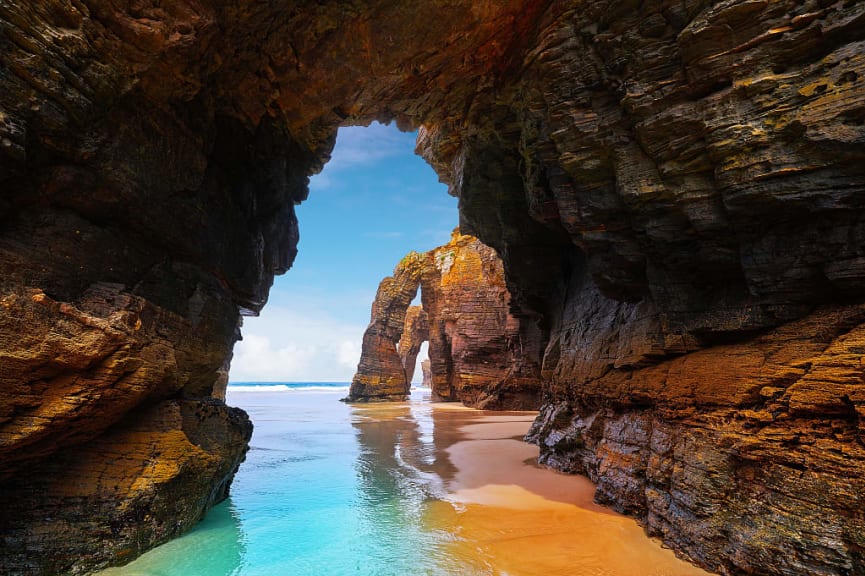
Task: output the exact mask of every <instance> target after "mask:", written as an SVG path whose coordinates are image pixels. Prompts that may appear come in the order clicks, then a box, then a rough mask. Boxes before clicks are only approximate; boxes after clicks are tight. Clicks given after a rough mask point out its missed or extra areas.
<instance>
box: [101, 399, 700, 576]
mask: <svg viewBox="0 0 865 576" xmlns="http://www.w3.org/2000/svg"><path fill="white" fill-rule="evenodd" d="M347 391H348V385H347V384H318V383H306V385H294V384H277V385H271V384H266V385H265V384H248V385H245V386H231V387H229V391H228V403H229V404H231V405H234V406H239V407H241V408H243V409H245V410H246V411H247V412H248V413H249V415H250V417H251V418H252V420H253V422H254V424H255V432H254V434H253V437H252V441H251V443H250V446H251V447H250V450H249V452H248V454H247V457H246V461H245V462H244V463H243V464H242V465H241V468H240V471H239V472H238V474H237V476H236V477H235V481H234V484H233V485H232V488H231V497H230V498H229V499H228V500H227V501H225V502H223V503H222V504H220V505H218V506H217V507H215V508H214V509H213V510H212V511H211V512H210V513H209V514H208V515H207V517H206V518H205V519H204V520H203V521H202V522H201V523H199V524H198V526H197V527H196V528H195V529H194V530H192V531H191V532H190V533H188V534H187V535H185V536H183V537H181V538H178V539H176V540H173V541H171V542H169V543H167V544H164V545H163V546H160V547H158V548H156V549H154V550H152V551H150V552H148V553H147V554H145V555H143V556H142V557H140V558H139V559H137V560H136V561H134V562H132V563H131V564H128V565H127V566H124V567H119V568H111V569H109V570H106V571H104V572H102V573H101V574H102V576H223V575H226V576H227V575H236V576H283V575H286V576H306V575H309V576H313V575H315V576H330V575H334V576H343V575H346V576H347V575H356V576H390V575H394V576H396V575H400V576H401V575H406V574H412V575H430V576H449V575H461V576H462V575H467V576H473V575H478V576H480V575H502V576H505V575H508V576H519V575H532V574H544V575H545V576H546V575H550V574H575V575H583V574H586V575H589V574H591V575H610V576H637V575H639V576H680V575H681V576H685V575H689V576H690V575H700V574H704V572H702V571H701V570H699V569H697V568H695V567H693V566H690V565H688V564H686V563H684V562H682V561H681V560H679V559H677V558H675V557H674V556H673V554H672V553H671V552H670V551H669V550H663V549H662V548H661V546H660V545H659V544H658V543H657V542H655V541H653V540H650V539H649V538H647V537H646V536H645V534H644V533H643V532H642V530H641V529H640V528H639V527H638V526H637V525H636V523H635V522H634V521H633V520H631V519H628V518H624V517H622V516H619V515H616V514H613V513H611V512H610V511H609V510H607V509H605V508H602V507H600V506H597V505H595V504H593V503H592V502H591V498H592V492H593V487H592V485H591V483H589V482H588V480H586V479H585V478H580V477H574V476H565V475H562V474H557V473H555V472H552V471H550V470H545V469H542V468H539V467H537V466H535V465H534V464H532V459H533V457H534V456H536V451H537V448H536V447H533V446H529V445H526V444H524V443H523V442H521V441H520V440H519V437H520V436H521V435H522V434H523V433H524V432H525V430H526V429H527V428H528V426H529V423H530V421H531V420H532V418H533V414H532V413H489V412H486V413H485V412H480V411H477V410H470V409H466V408H462V407H460V406H455V405H435V404H432V403H430V402H429V393H428V391H426V392H425V391H422V390H414V391H413V393H412V398H411V401H410V402H404V403H388V404H369V405H356V406H351V405H347V404H345V403H342V402H339V401H338V400H339V398H342V397H343V396H345V395H346V393H347Z"/></svg>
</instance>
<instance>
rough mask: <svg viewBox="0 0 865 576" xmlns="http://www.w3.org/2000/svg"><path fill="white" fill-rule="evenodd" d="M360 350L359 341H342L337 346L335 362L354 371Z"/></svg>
mask: <svg viewBox="0 0 865 576" xmlns="http://www.w3.org/2000/svg"><path fill="white" fill-rule="evenodd" d="M360 349H361V341H360V340H344V341H343V342H341V343H340V345H339V353H338V354H337V362H339V363H340V364H342V365H343V366H346V367H348V368H351V369H352V370H354V369H355V368H357V361H358V360H360Z"/></svg>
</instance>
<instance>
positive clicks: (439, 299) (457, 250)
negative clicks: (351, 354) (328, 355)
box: [347, 232, 540, 409]
mask: <svg viewBox="0 0 865 576" xmlns="http://www.w3.org/2000/svg"><path fill="white" fill-rule="evenodd" d="M418 289H420V291H421V302H422V303H423V306H422V307H421V306H409V304H410V303H411V301H412V299H414V297H415V296H416V295H417V290H418ZM509 300H510V295H509V294H508V290H507V288H506V287H505V280H504V270H503V268H502V263H501V260H500V259H499V258H498V256H497V255H496V253H495V251H494V250H492V249H491V248H489V247H488V246H485V245H484V244H482V243H481V242H480V241H479V240H478V239H477V238H473V237H472V236H466V235H462V234H459V232H454V234H453V235H452V237H451V241H450V242H448V243H447V244H445V245H444V246H440V247H438V248H435V249H433V250H431V251H429V252H426V253H424V254H418V253H416V252H411V253H410V254H409V255H407V256H406V257H405V258H403V260H402V261H401V262H400V263H399V264H398V265H397V267H396V268H395V269H394V274H393V276H389V277H387V278H385V279H384V280H382V282H381V284H380V285H379V289H378V292H377V294H376V298H375V301H374V302H373V305H372V321H371V322H370V325H369V327H368V328H367V330H366V333H365V334H364V338H363V346H362V348H361V358H360V362H359V364H358V371H357V374H355V377H354V379H353V380H352V386H351V389H350V391H349V396H348V398H347V400H349V401H371V400H404V399H405V398H406V397H407V395H408V393H409V388H410V385H411V381H412V378H413V376H414V370H415V364H416V361H417V355H418V351H419V350H420V345H421V344H422V343H423V342H424V341H429V367H428V370H429V374H428V375H427V374H426V373H425V374H424V380H425V381H428V382H429V387H430V388H431V390H432V395H433V398H434V399H436V400H442V401H461V402H463V403H464V404H466V405H468V406H474V407H480V408H490V409H531V408H537V406H538V402H539V399H540V364H539V362H537V361H535V362H533V361H532V360H533V359H532V358H526V357H524V356H522V355H521V352H520V347H519V341H520V337H521V332H520V321H519V320H518V319H517V318H515V317H514V316H513V315H511V314H510V313H509V308H508V306H509ZM400 322H402V325H400ZM397 359H398V360H399V362H397Z"/></svg>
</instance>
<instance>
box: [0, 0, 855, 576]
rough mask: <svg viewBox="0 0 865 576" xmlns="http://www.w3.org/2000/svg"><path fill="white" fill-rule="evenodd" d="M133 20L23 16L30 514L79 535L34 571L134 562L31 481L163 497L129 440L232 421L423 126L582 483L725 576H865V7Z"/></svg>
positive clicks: (5, 293) (42, 542)
mask: <svg viewBox="0 0 865 576" xmlns="http://www.w3.org/2000/svg"><path fill="white" fill-rule="evenodd" d="M121 4H122V3H105V2H101V1H97V0H77V1H75V2H69V1H66V0H44V1H41V2H29V3H28V2H17V3H9V2H6V3H0V303H2V306H0V355H2V356H0V384H2V386H0V454H2V458H0V478H3V480H2V482H3V484H2V486H0V495H2V498H3V499H4V504H3V506H6V504H5V502H9V503H15V502H16V501H18V500H19V499H20V500H21V501H25V500H26V501H28V502H30V503H31V504H32V505H33V506H34V507H37V508H38V509H39V510H40V511H41V513H42V514H43V516H44V517H45V518H58V517H61V515H62V517H63V518H64V524H63V527H62V528H61V527H60V526H50V527H46V528H45V531H44V532H39V535H37V534H36V533H35V532H33V531H27V530H26V529H24V528H23V527H25V526H27V525H28V522H29V521H28V520H27V516H26V513H25V511H23V510H22V508H21V507H20V506H19V507H15V506H12V504H9V509H10V510H13V511H14V512H12V514H13V516H10V517H4V525H3V526H4V528H3V533H2V535H0V546H3V549H2V550H0V562H3V563H4V565H3V566H2V567H0V571H3V572H4V573H6V572H8V573H22V572H24V573H30V574H40V573H54V572H56V571H58V570H65V569H66V568H64V566H66V567H69V570H75V571H85V570H86V569H87V568H88V567H90V566H97V565H101V564H103V563H105V562H109V561H110V562H118V561H123V559H125V558H128V557H130V556H131V555H132V553H133V552H130V553H129V554H128V555H126V556H120V555H118V554H116V553H115V552H113V551H112V550H106V551H105V552H104V553H102V554H99V555H98V557H89V556H87V555H84V556H82V559H81V560H80V561H79V562H78V563H77V564H75V565H74V566H72V567H70V566H71V565H70V564H69V563H68V560H65V559H64V558H63V557H64V555H66V554H67V553H68V552H67V551H60V550H58V549H55V548H53V547H52V546H50V545H49V544H48V542H49V541H50V533H51V532H54V533H56V534H58V535H59V534H61V533H66V532H67V531H70V530H71V531H72V532H74V533H75V534H78V535H79V536H80V538H79V537H78V536H76V538H79V539H78V540H76V542H79V544H77V545H75V548H76V549H80V550H81V551H82V552H83V551H85V550H95V549H97V548H98V546H97V545H96V544H95V543H97V542H101V541H102V540H103V539H104V538H103V534H104V533H105V531H104V528H102V527H97V526H94V525H92V524H91V522H92V520H93V518H96V516H94V515H92V514H91V513H90V512H89V510H91V509H99V510H103V509H105V508H104V505H103V504H101V503H100V502H102V501H101V500H100V498H102V495H101V493H100V494H96V493H94V492H92V491H91V492H87V491H86V490H84V491H83V492H81V493H80V494H79V496H81V497H80V498H78V497H76V498H74V499H61V498H55V497H53V496H49V495H50V494H52V492H50V491H45V492H44V494H46V496H45V497H44V498H42V499H41V500H40V498H39V496H38V494H36V493H35V492H33V491H31V490H30V489H29V488H28V486H31V485H33V486H35V485H40V484H39V483H40V482H43V481H44V479H43V477H44V476H45V474H46V472H45V470H46V469H45V468H44V466H47V465H49V463H51V462H53V461H55V460H57V459H61V458H73V457H74V458H75V461H76V463H77V464H76V466H68V467H65V468H62V469H61V468H57V469H52V472H51V473H52V474H56V475H57V477H58V478H57V481H58V483H59V482H60V480H65V481H66V484H67V485H69V484H71V483H73V482H74V480H75V478H93V477H94V476H93V474H95V473H96V471H98V470H104V471H105V474H106V475H108V476H106V477H110V475H111V474H114V473H115V472H116V473H117V474H120V473H121V472H122V471H126V472H124V473H128V474H130V476H129V477H128V478H126V480H125V483H121V484H119V485H121V486H123V485H130V486H134V485H135V481H134V479H133V476H136V475H138V476H136V477H143V476H141V475H142V474H143V472H141V469H140V468H136V467H134V466H132V467H123V466H122V465H120V464H118V463H117V462H116V461H112V462H109V463H104V462H103V461H102V460H100V459H99V458H98V454H97V453H98V451H97V450H94V449H93V446H96V444H95V443H98V442H103V441H105V442H108V441H109V440H110V437H112V436H111V435H113V434H116V432H115V431H116V430H121V429H126V430H129V429H135V427H136V426H138V425H139V424H140V425H142V426H144V425H145V422H150V420H149V419H148V418H147V417H145V414H148V413H149V412H148V410H150V409H156V408H155V407H158V406H167V405H169V404H165V403H172V402H181V403H183V402H193V403H198V405H200V406H202V407H206V406H211V405H212V404H211V403H212V402H213V400H211V398H212V397H214V396H216V397H218V396H220V395H221V394H222V392H223V391H224V384H225V374H226V370H227V368H228V365H229V362H230V357H231V348H232V345H233V343H234V341H235V340H236V338H237V327H238V316H239V313H241V312H243V313H255V312H256V311H257V310H259V309H260V308H261V306H262V305H263V304H264V302H265V301H266V298H267V290H268V287H269V286H270V283H271V280H272V276H273V274H274V273H281V272H284V271H285V270H286V269H287V268H288V267H289V266H290V264H291V262H292V259H293V257H294V254H295V250H296V244H297V239H298V228H297V224H296V219H295V216H294V208H293V205H294V204H295V203H296V202H300V201H302V200H303V199H304V198H305V197H306V193H307V189H306V183H307V177H308V176H309V175H310V174H311V173H313V172H315V171H316V170H318V169H319V168H320V167H321V165H322V163H323V162H324V161H325V160H326V159H327V156H328V154H329V150H330V149H331V147H332V144H333V141H334V136H335V133H336V128H337V126H339V125H344V124H363V123H367V122H370V121H372V120H373V119H381V120H388V119H395V120H397V122H398V123H399V124H400V125H401V126H403V127H411V126H419V125H421V124H422V125H424V128H423V130H422V131H421V138H420V141H419V150H420V151H421V152H422V153H423V155H424V156H425V157H426V158H427V159H428V160H429V161H430V162H431V163H432V164H433V166H434V167H435V168H436V170H437V171H438V173H439V175H440V177H441V178H442V179H443V180H445V181H446V182H448V183H449V184H450V186H451V191H452V193H454V194H456V195H458V196H459V198H460V212H461V226H462V229H463V231H464V232H469V233H472V234H474V235H475V236H477V237H478V238H480V239H481V240H482V241H483V242H484V243H486V244H488V245H490V246H492V247H494V248H495V250H496V251H497V253H498V254H499V255H500V257H501V259H502V261H503V265H504V270H505V279H506V283H507V288H508V290H509V292H510V294H511V303H512V307H513V311H514V313H515V316H516V317H517V318H518V319H519V323H520V327H519V332H520V336H521V337H520V339H519V345H520V352H521V355H522V356H523V357H525V358H528V359H530V362H529V363H530V364H531V363H535V364H538V365H541V367H542V370H541V376H542V378H543V387H544V393H545V404H546V408H545V409H544V410H543V412H542V418H541V419H540V420H539V424H538V426H537V428H536V430H535V438H536V439H537V441H538V442H540V443H541V445H542V447H544V448H543V450H544V453H545V456H544V457H545V458H546V460H547V461H548V462H549V463H552V464H555V465H557V466H560V467H561V468H563V469H568V470H585V471H587V472H588V473H590V474H593V475H595V477H596V478H597V480H598V481H599V486H600V489H599V496H600V497H602V498H603V499H605V500H606V501H609V502H611V503H612V504H613V505H616V506H618V507H620V508H622V509H625V510H629V511H631V512H633V513H634V514H636V515H638V516H639V517H641V518H642V519H643V520H644V521H645V522H646V523H647V525H648V526H650V528H651V529H652V530H657V531H659V532H660V533H661V534H662V536H663V537H664V538H665V541H666V542H667V543H668V544H670V545H671V546H674V547H675V548H676V549H677V550H678V551H679V552H680V553H683V554H685V555H687V556H689V557H690V558H692V559H693V560H694V561H696V562H699V563H700V564H702V565H704V566H706V567H709V568H712V569H714V570H716V571H720V572H723V573H728V574H735V573H753V574H797V573H803V572H805V573H813V574H826V575H828V574H833V575H839V574H857V573H863V572H865V559H863V558H865V553H863V550H865V545H863V542H862V534H863V530H862V527H861V518H862V513H863V510H865V503H863V501H862V497H861V496H860V494H862V491H861V486H859V485H858V484H856V482H857V480H856V478H860V477H863V476H865V469H863V465H862V460H861V458H860V449H861V446H862V442H863V439H862V425H861V422H862V413H863V405H865V399H863V395H862V393H861V386H862V373H861V367H860V364H861V362H860V360H861V357H862V354H863V350H861V349H860V347H859V346H858V344H857V341H858V340H857V338H858V331H859V330H860V327H861V326H862V325H863V320H862V319H861V318H860V316H859V309H860V306H861V304H862V302H863V297H862V288H863V286H865V222H863V219H862V214H863V207H865V206H863V202H865V194H863V193H862V192H863V191H865V170H863V166H865V162H863V161H865V3H863V2H861V1H855V0H853V1H831V0H804V1H800V0H796V1H794V0H775V1H768V0H675V1H673V0H657V1H646V2H621V1H613V0H602V1H594V0H593V1H589V0H531V1H528V2H525V1H522V2H517V1H503V2H494V3H477V2H469V1H467V0H466V1H462V0H456V1H448V2H438V1H430V2H420V3H394V2H379V1H376V0H362V1H360V2H353V3H351V5H350V6H348V5H346V4H345V3H323V4H322V3H315V4H304V3H292V2H280V3H253V2H247V1H245V0H241V1H239V2H233V3H231V4H226V3H207V4H206V5H205V4H202V3H199V2H192V1H187V0H170V1H167V2H159V3H147V2H143V3H142V2H133V3H126V4H122V5H121ZM424 308H425V309H426V310H427V312H428V314H430V310H432V308H433V306H432V305H431V306H429V307H428V306H426V304H425V305H424ZM431 339H432V332H431ZM431 344H432V342H431ZM730 355H732V357H733V360H731V359H730ZM400 363H401V361H400V360H399V357H398V355H397V356H396V363H395V364H394V366H396V365H397V364H400ZM435 374H436V371H435V370H433V375H434V376H435ZM691 374H698V375H699V378H697V377H691V376H690V375H691ZM755 382H759V383H760V384H759V385H760V387H759V388H757V384H756V383H755ZM437 385H438V386H440V389H441V390H449V388H447V387H445V386H443V385H441V384H437ZM220 414H222V415H219V416H214V418H216V419H217V420H221V421H222V422H224V424H225V426H228V427H230V428H231V429H233V430H234V432H233V433H230V434H228V433H227V434H226V435H225V438H226V440H225V443H226V444H225V445H223V448H224V450H223V451H222V453H223V454H225V455H226V456H225V458H226V461H225V464H226V466H225V467H224V468H222V467H218V468H219V469H220V470H223V469H225V470H228V469H229V468H231V466H229V464H231V463H232V462H234V461H235V460H236V458H237V455H238V454H239V453H240V452H242V447H241V445H242V441H241V440H240V439H242V438H243V436H244V425H243V424H242V423H241V420H240V419H232V417H231V416H230V414H231V412H229V411H227V410H226V411H224V412H221V413H220ZM164 421H165V422H173V423H172V424H171V426H173V427H174V430H175V432H176V433H180V432H181V430H182V429H183V427H182V426H181V425H179V424H177V419H176V418H175V419H166V420H164ZM161 426H163V427H164V426H167V424H161ZM178 426H180V427H178ZM184 435H187V437H188V434H186V433H184ZM237 442H240V444H237V445H236V446H235V448H234V449H228V448H227V446H228V444H231V443H237ZM191 443H192V444H195V442H194V441H192V442H191ZM221 445H222V444H221ZM74 455H78V456H74ZM160 458H164V459H165V460H166V461H167V460H168V458H167V457H163V456H160ZM82 467H83V469H82ZM218 476H220V475H217V476H214V477H213V479H212V481H211V482H210V484H209V486H210V487H211V488H212V487H214V486H219V485H221V483H222V482H223V480H224V479H223V478H222V477H218ZM168 485H170V483H168V484H164V483H157V484H153V490H154V491H156V492H158V491H161V490H163V488H164V489H166V490H167V488H165V487H167V486H168ZM184 485H185V486H187V488H183V492H184V493H186V491H187V490H193V489H192V488H189V487H190V486H193V485H195V483H194V482H193V483H185V484H184ZM734 487H735V489H734ZM206 488H207V487H206V486H203V485H199V488H197V490H201V491H202V492H205V491H208V490H207V489H206ZM217 492H219V491H218V490H217ZM40 493H42V492H40ZM112 494H113V496H110V497H109V498H110V499H114V500H115V502H114V504H113V505H115V508H114V509H116V510H123V509H124V508H123V506H124V505H123V501H124V499H125V498H126V497H127V496H125V495H124V494H121V493H112ZM130 497H132V498H133V499H134V497H133V496H130ZM192 500H194V501H196V502H207V501H209V499H208V498H201V499H196V498H192ZM4 510H5V508H4ZM188 513H189V514H190V516H189V517H193V516H196V515H197V514H198V513H199V512H198V509H197V507H190V508H188ZM793 518H797V519H798V522H794V521H793V520H792V519H793ZM124 522H128V526H130V527H132V526H133V524H138V525H140V526H141V529H138V528H134V530H138V534H139V536H140V537H141V540H140V544H138V545H137V546H138V548H136V550H137V549H143V548H146V547H147V546H150V545H153V544H154V543H155V542H158V541H160V538H162V537H163V536H162V535H160V533H159V531H158V530H151V531H149V532H148V530H146V529H145V528H144V526H145V520H144V519H139V518H138V517H137V516H135V515H132V516H130V517H128V519H127V520H124ZM121 524H123V523H121ZM180 525H181V526H187V525H188V522H187V517H184V518H182V519H180ZM46 526H47V525H46ZM76 526H77V527H76ZM130 529H133V528H130ZM100 530H101V531H100ZM72 532H69V533H72ZM172 533H173V532H172ZM166 537H167V536H166ZM21 551H24V552H21Z"/></svg>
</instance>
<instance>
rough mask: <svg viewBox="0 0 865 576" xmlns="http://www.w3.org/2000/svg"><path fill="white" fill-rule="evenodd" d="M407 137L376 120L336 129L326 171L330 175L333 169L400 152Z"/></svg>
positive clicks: (404, 146)
mask: <svg viewBox="0 0 865 576" xmlns="http://www.w3.org/2000/svg"><path fill="white" fill-rule="evenodd" d="M407 138H409V136H407V135H406V134H403V133H400V132H397V131H396V130H394V129H393V127H392V126H385V125H384V124H379V123H378V122H373V123H372V124H370V125H369V126H368V127H361V126H349V127H345V128H340V129H339V134H338V135H337V138H336V146H335V147H334V151H333V155H332V157H331V160H330V162H328V163H327V170H328V172H329V173H331V174H332V173H333V172H334V171H336V170H341V169H345V168H351V167H352V166H358V165H361V164H368V163H370V162H375V161H378V160H383V159H385V158H390V157H393V156H401V155H404V154H405V149H406V139H407Z"/></svg>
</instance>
